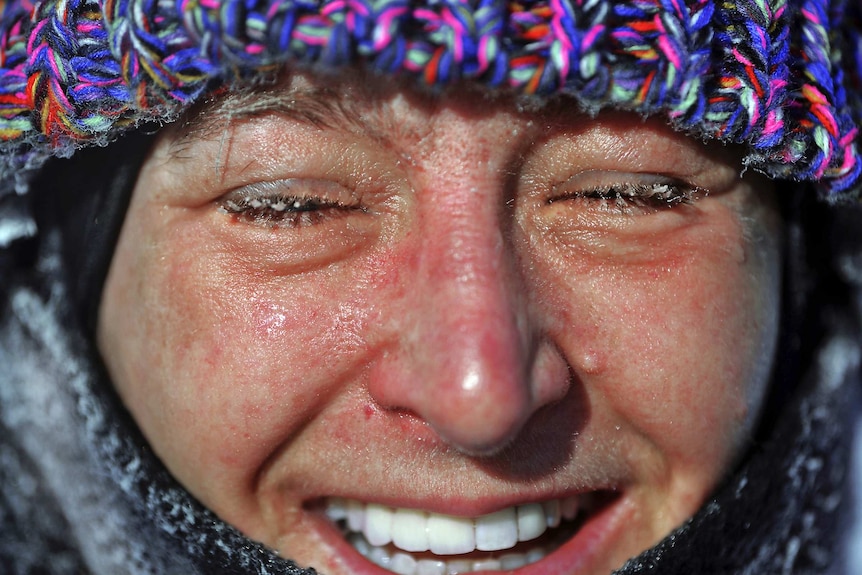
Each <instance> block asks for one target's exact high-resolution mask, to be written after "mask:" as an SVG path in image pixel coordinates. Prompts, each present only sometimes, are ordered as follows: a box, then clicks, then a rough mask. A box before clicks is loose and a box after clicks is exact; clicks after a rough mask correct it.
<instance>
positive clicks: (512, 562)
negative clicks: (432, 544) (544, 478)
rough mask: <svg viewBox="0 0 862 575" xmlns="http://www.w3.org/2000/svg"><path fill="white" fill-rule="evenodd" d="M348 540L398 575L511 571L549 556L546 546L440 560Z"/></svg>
mask: <svg viewBox="0 0 862 575" xmlns="http://www.w3.org/2000/svg"><path fill="white" fill-rule="evenodd" d="M347 541H348V542H349V543H350V544H351V545H353V547H354V548H355V549H356V550H357V551H358V552H359V554H360V555H362V556H363V557H365V558H366V559H368V560H369V561H371V562H372V563H374V564H375V565H378V566H380V567H383V568H384V569H387V570H389V571H392V572H393V573H398V574H399V575H459V574H460V573H472V572H474V571H500V570H503V571H509V570H512V569H518V568H519V567H523V566H524V565H529V564H530V563H535V562H536V561H539V560H540V559H542V558H544V557H545V555H547V550H546V549H545V548H544V547H536V548H533V549H530V551H528V552H526V553H506V554H502V555H500V554H492V553H475V554H474V555H475V557H474V558H470V559H467V558H464V557H462V558H460V559H449V560H445V561H444V560H442V559H441V558H439V557H437V558H427V557H422V558H417V557H414V556H413V555H412V554H410V553H405V552H403V551H397V550H394V549H392V548H391V546H388V545H387V546H386V547H377V546H374V545H371V544H370V543H368V541H367V540H366V539H365V537H364V536H363V535H362V534H361V533H350V534H349V535H348V536H347Z"/></svg>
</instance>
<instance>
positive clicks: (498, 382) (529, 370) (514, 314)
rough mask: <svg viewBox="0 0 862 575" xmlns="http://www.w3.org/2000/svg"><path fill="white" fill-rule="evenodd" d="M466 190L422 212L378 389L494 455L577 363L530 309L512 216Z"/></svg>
mask: <svg viewBox="0 0 862 575" xmlns="http://www.w3.org/2000/svg"><path fill="white" fill-rule="evenodd" d="M467 196H472V197H460V198H459V197H457V196H455V195H453V194H448V195H447V194H446V193H439V194H438V195H437V196H436V197H435V198H434V200H433V202H431V204H430V207H429V208H428V209H426V210H423V211H422V212H421V217H420V224H419V226H418V227H419V228H420V229H421V232H420V233H419V234H415V235H414V237H415V239H414V243H413V246H412V247H411V248H410V249H415V250H416V251H417V255H416V257H415V258H414V259H413V260H412V261H413V262H414V263H413V265H411V266H409V267H410V269H408V270H401V273H400V277H401V278H402V281H404V282H407V285H404V293H405V295H404V296H403V297H404V301H403V307H401V309H402V317H401V318H400V319H399V321H397V322H395V325H398V329H397V333H396V334H395V335H394V341H395V342H396V343H395V344H394V345H393V346H392V347H391V348H390V350H389V351H388V353H387V354H386V356H385V359H383V360H381V363H380V364H379V365H378V366H377V367H378V369H375V370H374V373H373V376H372V380H371V383H370V390H371V393H372V396H373V397H374V398H375V400H376V401H377V402H378V403H379V404H381V405H382V406H385V407H388V408H398V409H403V410H407V411H409V412H411V413H413V414H414V415H416V416H417V417H419V418H421V419H422V420H424V421H425V422H426V423H427V424H429V425H430V426H431V427H432V428H433V429H434V431H435V432H436V433H437V434H438V435H439V436H440V437H441V438H442V439H443V440H444V441H445V442H447V443H448V444H450V445H452V446H454V447H455V448H457V449H459V450H461V451H462V452H465V453H468V454H471V455H490V454H493V453H495V452H497V451H499V450H500V449H501V448H503V447H505V446H506V445H507V444H509V443H510V442H511V441H512V440H513V439H514V438H515V437H516V436H517V434H518V432H519V431H520V430H521V429H522V428H523V426H524V425H525V424H526V422H527V421H529V420H530V418H531V417H532V416H533V415H534V414H535V413H536V411H537V410H538V409H539V408H541V407H542V406H543V405H546V404H548V403H551V402H553V401H555V400H557V399H559V398H561V397H562V396H564V395H565V393H566V390H567V388H568V380H569V370H568V368H567V364H566V362H565V360H564V359H563V358H562V356H561V355H560V353H559V352H558V351H557V350H556V348H555V347H554V346H553V345H552V344H551V343H550V342H548V341H545V340H544V339H543V338H542V335H541V330H540V329H538V328H537V322H536V318H534V317H532V315H531V311H530V302H529V299H530V298H529V295H528V282H527V281H526V278H524V277H523V274H522V273H521V272H519V268H520V267H521V265H520V264H519V262H518V259H517V257H516V254H515V249H514V248H513V241H512V239H511V237H512V234H511V233H507V232H506V230H505V227H506V218H505V216H501V214H500V210H499V209H498V208H494V207H493V202H488V201H487V200H484V201H483V200H481V197H480V196H479V195H478V194H472V195H471V194H467ZM408 278H409V279H408Z"/></svg>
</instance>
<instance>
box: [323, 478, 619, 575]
mask: <svg viewBox="0 0 862 575" xmlns="http://www.w3.org/2000/svg"><path fill="white" fill-rule="evenodd" d="M609 495H610V494H608V493H590V494H584V495H575V496H570V497H565V498H562V499H553V500H548V501H544V502H541V503H528V504H525V505H517V506H513V507H507V508H505V509H501V510H499V511H496V512H494V513H490V514H487V515H481V516H478V517H459V516H454V515H445V514H440V513H432V512H428V511H423V510H419V509H404V508H393V507H388V506H385V505H380V504H377V503H364V502H361V501H356V500H352V499H342V498H336V497H332V498H329V499H327V500H326V502H325V508H324V509H325V513H326V515H327V517H328V518H329V519H330V520H331V521H333V522H334V523H335V524H336V525H337V526H338V528H339V529H340V530H341V532H342V534H343V536H344V538H345V540H346V541H347V542H348V543H350V545H352V546H353V548H354V549H355V550H356V551H357V552H358V553H359V554H360V555H362V556H364V557H365V558H366V559H368V560H369V561H370V562H372V563H374V564H376V565H378V566H380V567H382V568H384V569H387V570H389V571H392V572H394V573H398V574H400V575H458V574H461V573H472V572H475V571H498V570H504V571H506V570H512V569H518V568H519V567H523V566H525V565H529V564H531V563H535V562H537V561H540V560H541V559H543V558H544V557H545V556H547V555H548V554H550V553H551V552H553V551H554V550H555V549H557V548H558V547H560V546H561V545H562V544H563V543H565V542H566V541H568V540H569V539H571V538H572V537H573V536H574V535H575V534H576V533H577V532H578V530H579V529H580V527H581V526H582V525H583V523H584V522H585V521H586V520H587V519H588V517H589V516H590V515H591V514H592V513H593V512H594V511H595V510H596V509H597V508H598V507H603V506H604V505H605V504H606V503H607V502H608V501H609Z"/></svg>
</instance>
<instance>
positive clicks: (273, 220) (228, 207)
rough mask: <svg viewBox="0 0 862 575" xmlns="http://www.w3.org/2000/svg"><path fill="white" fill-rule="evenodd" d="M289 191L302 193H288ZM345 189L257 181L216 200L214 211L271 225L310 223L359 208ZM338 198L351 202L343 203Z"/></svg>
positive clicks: (328, 184)
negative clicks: (216, 209) (346, 193)
mask: <svg viewBox="0 0 862 575" xmlns="http://www.w3.org/2000/svg"><path fill="white" fill-rule="evenodd" d="M293 190H297V191H301V192H302V193H298V194H295V193H291V192H292V191H293ZM315 192H317V193H315ZM320 192H324V193H320ZM345 192H346V189H345V188H344V187H342V186H341V185H339V184H337V183H335V182H330V181H320V180H292V179H289V180H275V181H266V182H257V183H254V184H250V185H247V186H243V187H242V188H239V189H237V190H234V191H233V192H231V193H229V194H226V195H225V196H223V197H222V198H221V199H220V200H219V202H218V211H219V212H221V213H223V214H227V215H230V216H232V217H234V218H236V219H241V220H243V221H246V222H251V223H254V224H258V225H262V226H268V227H273V228H278V227H293V228H295V227H303V226H310V225H314V224H317V223H320V222H322V221H325V220H326V219H329V218H336V217H340V216H343V215H345V214H347V213H348V212H350V211H354V210H361V209H362V208H361V204H360V203H359V202H353V200H352V197H350V196H349V195H348V196H345ZM318 193H320V195H318ZM342 198H345V199H349V200H350V202H351V203H344V201H342Z"/></svg>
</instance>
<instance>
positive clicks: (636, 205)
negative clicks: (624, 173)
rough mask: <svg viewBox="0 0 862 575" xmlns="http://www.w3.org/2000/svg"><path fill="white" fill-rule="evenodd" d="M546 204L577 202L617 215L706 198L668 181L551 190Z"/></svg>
mask: <svg viewBox="0 0 862 575" xmlns="http://www.w3.org/2000/svg"><path fill="white" fill-rule="evenodd" d="M555 192H556V193H555V195H553V196H552V197H551V198H550V199H548V204H554V203H557V202H562V201H580V202H583V203H585V204H588V206H587V207H590V208H593V209H598V210H600V211H602V212H604V213H610V214H620V215H628V216H633V215H641V214H651V213H655V212H658V211H662V210H667V209H671V208H675V207H677V206H682V205H687V204H691V203H693V202H694V201H696V200H697V199H699V198H701V197H704V196H706V194H707V192H706V190H704V189H701V188H698V187H694V186H688V185H684V184H680V183H677V182H672V181H658V182H650V183H614V184H607V185H604V184H603V185H598V186H594V187H590V188H587V189H579V190H573V191H565V190H564V191H562V193H560V192H559V189H558V190H555Z"/></svg>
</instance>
